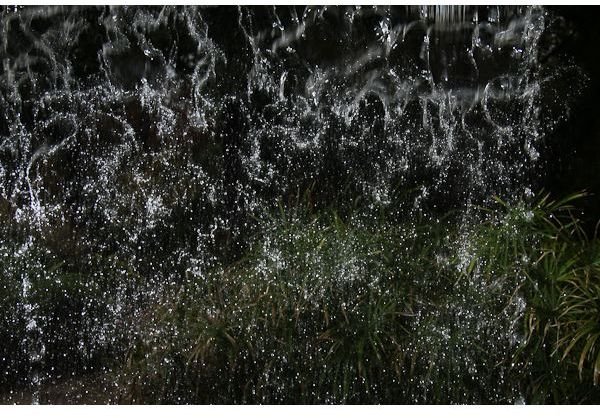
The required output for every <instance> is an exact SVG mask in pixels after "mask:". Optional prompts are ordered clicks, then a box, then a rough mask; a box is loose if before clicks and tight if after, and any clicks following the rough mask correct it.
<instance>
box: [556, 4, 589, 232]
mask: <svg viewBox="0 0 600 418" xmlns="http://www.w3.org/2000/svg"><path fill="white" fill-rule="evenodd" d="M548 9H549V10H550V11H551V12H553V13H554V14H556V15H558V16H562V17H563V18H564V31H563V36H562V37H561V39H560V42H559V43H558V44H557V45H556V50H555V51H554V52H553V54H555V55H557V56H560V55H562V56H565V57H570V59H572V60H573V61H574V63H575V64H576V65H578V66H580V67H581V68H582V69H583V71H584V73H585V74H586V75H587V76H588V77H589V79H588V81H587V84H586V88H585V89H584V90H583V93H582V94H581V96H580V97H579V98H578V99H577V100H576V103H575V104H574V105H573V106H572V108H571V112H570V117H569V120H568V121H567V122H566V123H563V124H561V125H560V126H559V127H558V129H557V130H556V132H555V133H554V135H553V137H551V138H550V139H549V140H550V141H551V144H550V145H551V149H552V151H551V152H552V154H553V158H552V159H553V160H554V161H553V164H549V166H548V168H547V170H548V172H547V173H546V176H545V181H544V183H545V184H544V187H545V189H547V190H549V191H551V192H553V193H554V194H556V195H564V194H566V193H571V192H575V191H579V190H584V189H585V190H587V191H588V192H589V193H591V194H592V196H590V197H589V198H588V199H586V200H585V201H584V202H582V205H583V206H584V209H585V213H586V215H587V216H588V218H589V221H590V222H591V223H594V224H595V222H596V221H598V219H600V109H599V102H598V98H599V97H600V49H599V46H598V45H599V42H600V25H599V24H598V22H597V18H596V16H597V13H598V12H599V11H600V7H598V6H556V7H549V8H548ZM567 87H568V86H567Z"/></svg>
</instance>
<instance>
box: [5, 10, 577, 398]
mask: <svg viewBox="0 0 600 418" xmlns="http://www.w3.org/2000/svg"><path fill="white" fill-rule="evenodd" d="M551 22H552V20H551V16H550V14H549V13H548V12H547V11H546V10H545V9H544V8H542V7H537V6H532V7H524V6H514V7H492V6H486V7H479V6H407V7H330V6H327V7H313V6H309V7H287V6H286V7H275V6H274V7H261V8H255V7H238V8H222V7H218V8H211V7H209V8H202V7H170V6H165V7H59V6H54V7H40V8H33V7H17V8H12V7H4V8H3V10H2V13H1V15H0V37H1V41H2V42H1V43H0V44H1V46H0V57H1V61H2V69H3V70H2V73H1V74H0V230H1V231H2V234H3V235H2V236H1V237H0V253H4V254H5V257H4V258H5V261H4V262H2V263H0V269H2V270H1V271H0V274H4V275H5V276H6V277H13V276H14V277H17V279H15V280H17V282H16V284H15V286H16V287H20V292H19V294H20V297H19V298H18V301H15V302H13V303H12V305H10V306H11V312H9V313H7V314H6V318H5V319H4V321H5V323H7V324H12V326H13V327H14V329H15V330H16V329H17V328H18V327H19V326H22V325H23V324H22V322H23V321H24V322H25V325H24V327H25V331H24V336H25V341H24V342H23V346H24V347H27V348H26V349H25V351H24V352H23V353H21V354H19V353H13V352H9V351H10V349H9V348H8V345H9V343H8V342H7V345H6V348H5V349H4V351H3V352H2V356H4V358H3V360H2V361H3V367H4V369H5V370H7V371H6V374H5V375H4V376H3V379H5V381H2V382H4V383H3V384H6V385H8V386H10V387H13V386H18V385H19V384H22V383H23V382H19V381H18V378H15V376H17V375H19V373H22V370H23V369H26V370H28V372H27V373H28V378H27V380H28V381H29V382H31V383H30V387H31V391H32V393H33V394H34V395H33V398H32V401H33V402H34V403H37V402H39V401H40V398H39V388H40V387H41V385H42V384H43V383H44V382H46V381H48V382H50V381H54V380H56V381H58V380H60V379H65V378H66V377H68V376H75V374H76V373H92V372H98V370H101V369H102V366H101V365H99V363H101V360H97V359H102V358H105V356H109V357H110V356H111V355H113V351H111V350H114V352H117V351H118V350H117V349H115V348H114V347H116V346H119V344H121V343H122V342H123V341H124V340H125V339H127V338H134V337H135V338H137V337H139V332H138V330H137V329H136V326H130V328H127V326H128V324H130V323H131V322H132V318H139V317H140V316H141V315H142V312H143V311H144V308H145V304H146V303H147V301H149V300H152V298H153V297H156V295H159V294H160V293H161V291H162V290H163V289H165V288H167V287H168V286H183V284H182V283H187V282H190V281H193V280H194V278H197V277H202V276H203V275H204V274H205V273H206V272H207V271H210V270H211V269H213V268H215V267H216V266H220V265H222V264H225V263H230V262H233V261H235V260H237V259H238V258H239V257H240V255H241V254H243V253H244V252H245V251H246V250H248V247H249V238H248V237H252V236H254V234H256V233H257V232H261V227H262V225H263V224H264V223H265V222H267V220H268V216H267V215H265V214H266V213H269V211H273V210H274V209H276V208H277V206H278V204H280V203H281V202H283V204H284V205H285V204H289V202H292V201H293V200H294V198H296V197H297V196H298V195H301V194H302V193H304V191H305V190H310V193H311V194H310V196H311V197H310V199H312V200H311V202H314V203H315V205H317V206H318V205H321V207H328V206H330V205H336V204H337V205H339V206H340V207H342V206H344V205H347V206H348V207H350V206H352V202H353V201H355V200H359V199H360V200H361V201H362V202H365V208H366V209H364V213H363V215H364V216H367V217H368V216H371V215H372V214H375V213H378V211H380V210H384V209H385V210H389V211H391V212H392V213H393V214H394V216H395V217H396V218H397V219H402V220H417V219H423V218H424V219H428V220H431V221H435V220H439V219H440V218H442V217H443V214H444V213H446V212H450V211H458V212H459V213H460V214H461V215H460V216H459V219H460V221H459V222H460V228H461V230H462V231H463V236H464V239H462V240H459V241H460V242H458V243H457V245H458V246H459V247H460V248H459V249H458V250H457V252H458V254H459V256H460V257H461V260H463V261H461V263H460V267H461V268H466V266H468V264H469V259H470V251H471V250H470V245H471V244H470V243H469V242H468V240H467V236H468V232H469V230H470V227H471V225H472V223H473V222H474V221H475V220H477V219H478V218H477V217H478V216H480V214H479V212H478V211H477V210H475V209H474V208H475V207H476V206H477V205H482V204H485V203H489V202H490V199H491V197H492V196H493V195H499V196H509V197H511V198H515V199H517V198H520V197H523V198H525V199H527V198H530V197H531V190H532V189H534V188H536V187H537V183H538V181H539V175H538V174H536V173H538V172H539V170H540V169H541V168H542V167H543V164H544V161H543V158H542V156H543V153H544V147H545V142H544V141H545V138H546V136H547V135H548V134H549V133H551V131H552V129H553V127H554V126H555V125H556V124H557V123H559V122H560V121H561V120H562V119H564V117H565V116H564V115H563V112H562V110H557V109H558V108H559V105H557V103H556V101H557V99H556V98H555V97H553V91H554V90H553V89H554V88H555V86H556V85H557V84H558V83H559V82H562V80H564V79H565V78H567V77H570V79H574V80H578V81H577V82H574V83H571V89H570V92H569V94H570V96H563V97H562V99H561V100H562V102H563V103H564V104H566V105H568V103H569V101H570V100H571V99H572V98H573V97H575V96H576V95H577V94H578V92H579V91H580V90H581V89H582V88H583V81H582V80H581V77H579V76H580V72H579V70H578V69H577V68H575V67H573V66H572V67H569V66H558V65H545V64H544V63H542V62H540V59H539V54H540V48H541V40H542V39H543V37H544V34H545V33H546V31H547V30H548V27H549V26H550V25H551ZM578 77H579V78H578ZM399 190H400V191H402V192H399ZM24 245H26V246H28V247H27V248H28V249H27V250H26V251H25V250H23V251H21V250H18V249H19V248H25V247H23V246H24ZM440 257H441V256H440ZM442 258H443V257H441V259H442ZM441 262H442V261H440V263H441ZM28 266H35V269H33V268H31V269H30V270H29V271H27V268H28ZM34 270H35V271H36V272H37V273H35V274H33V273H32V272H33V271H34ZM63 271H67V273H68V274H67V273H65V274H64V275H63V276H61V274H63V273H61V272H63ZM350 276H351V274H350V273H348V277H350ZM119 277H129V278H131V283H129V284H124V283H120V282H119ZM82 278H85V279H82ZM115 283H119V284H118V285H115ZM68 286H71V287H68ZM5 288H6V289H7V290H6V292H9V291H10V290H9V286H8V285H7V286H6V287H5ZM11 289H12V288H11ZM51 292H56V295H57V296H56V297H60V298H63V299H60V300H61V302H57V303H61V304H64V306H59V307H58V308H56V309H64V310H65V312H67V313H66V314H65V315H66V316H67V317H68V320H69V321H70V323H72V324H73V330H75V329H76V330H77V331H76V332H75V331H73V332H72V335H71V334H69V333H68V332H67V329H68V328H69V327H70V325H65V324H61V323H58V322H57V320H56V318H55V317H53V315H54V314H44V313H43V312H44V311H43V310H44V309H46V308H44V306H41V305H39V303H40V302H39V300H38V299H37V298H39V297H42V296H41V295H44V294H50V293H51ZM72 294H78V295H84V294H85V295H89V296H85V297H83V298H82V299H81V300H77V299H76V298H74V297H72ZM7 300H8V299H7ZM11 300H12V299H11ZM521 302H522V301H517V302H515V304H516V305H519V306H516V305H515V307H514V309H515V311H516V312H517V311H518V312H522V310H523V307H522V306H521V304H522V303H521ZM48 309H50V308H48ZM53 309H54V308H53ZM465 309H466V308H465ZM38 311H39V312H41V313H38ZM467 311H468V310H466V311H465V312H467ZM61 312H62V311H61ZM63 313H64V312H63ZM467 313H468V312H467ZM94 315H96V317H94ZM465 315H466V314H465ZM44 329H48V331H44ZM440 332H442V331H440ZM444 332H445V331H444ZM13 334H14V335H13ZM16 335H18V332H16V331H15V332H14V333H12V334H11V336H12V337H14V336H16ZM132 336H134V337H132ZM513 337H514V336H513ZM7 338H8V337H7ZM15 338H16V337H15ZM507 338H508V337H507ZM514 338H516V337H514ZM514 344H517V342H515V343H514ZM65 347H67V348H65ZM53 350H54V351H53ZM60 350H66V351H65V353H60ZM10 356H12V357H11V358H13V359H14V361H12V360H11V361H12V362H11V361H9V360H7V359H8V358H9V357H10ZM19 356H21V357H19ZM61 356H62V357H61ZM61 358H62V359H61ZM65 358H67V359H68V358H73V362H72V363H73V364H71V365H67V364H63V363H65V362H66V361H67V360H65ZM61 362H62V363H61ZM50 364H54V366H48V367H46V365H50ZM102 370H103V369H102ZM8 386H7V387H8ZM41 401H42V402H43V401H44V400H43V399H41Z"/></svg>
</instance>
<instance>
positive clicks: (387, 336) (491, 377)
mask: <svg viewBox="0 0 600 418" xmlns="http://www.w3.org/2000/svg"><path fill="white" fill-rule="evenodd" d="M579 197H581V196H571V197H569V198H568V199H566V200H564V201H560V202H552V201H550V200H549V198H548V196H544V197H542V198H540V199H538V200H537V201H535V202H534V203H529V204H525V203H523V202H517V203H514V204H507V203H504V202H502V201H500V200H498V201H497V203H498V204H497V207H495V208H491V209H488V210H487V212H488V214H487V217H486V220H485V221H482V222H480V223H478V224H475V225H467V226H466V227H463V228H460V229H459V228H457V227H456V225H457V223H455V222H453V221H451V220H441V221H431V222H427V223H422V224H418V225H415V224H414V223H410V222H407V223H406V224H404V225H403V224H397V223H391V222H387V221H386V219H385V216H379V217H378V218H377V219H375V220H371V221H369V222H365V221H364V219H366V218H365V217H362V216H359V215H358V214H357V215H356V216H349V217H348V218H347V219H341V218H340V216H338V215H337V214H336V213H335V212H321V213H319V214H314V213H312V214H311V213H309V212H306V211H302V210H300V211H298V210H288V211H285V210H282V211H280V212H279V213H278V214H277V215H275V216H273V217H271V218H270V221H269V222H268V223H267V225H266V226H265V228H264V230H263V233H262V234H261V235H260V236H259V237H256V240H255V242H256V243H255V245H254V246H253V247H252V248H251V249H250V250H249V251H248V252H247V254H246V255H245V256H244V257H243V258H242V259H241V260H240V261H238V262H237V263H235V264H234V265H230V266H227V267H226V268H222V269H216V270H213V271H210V272H208V273H207V274H204V275H199V276H192V275H190V276H188V280H187V281H186V284H185V285H183V286H181V287H178V288H177V289H172V290H171V292H168V293H167V294H166V295H165V296H164V300H163V301H162V302H159V303H157V304H156V305H153V306H151V307H149V308H148V313H149V315H150V316H151V318H148V319H147V321H145V324H146V328H144V327H142V332H141V338H140V339H139V341H138V342H137V343H136V344H135V346H134V348H132V351H131V352H130V355H129V357H128V363H127V364H128V366H127V368H126V369H127V372H128V374H127V376H128V377H127V378H126V379H125V380H126V381H127V383H128V384H129V391H128V393H129V395H128V396H129V397H128V398H127V399H128V401H132V402H148V401H149V400H154V401H158V402H200V403H283V402H285V403H377V402H382V403H512V402H517V401H521V400H525V401H527V402H542V403H544V402H594V401H596V402H597V401H598V400H599V399H600V398H599V392H598V389H597V387H596V386H594V383H597V380H598V373H597V367H598V344H599V343H600V341H599V339H598V326H599V324H598V316H597V315H598V289H599V287H598V278H599V276H598V266H599V264H598V260H599V259H598V257H597V255H598V251H597V248H598V244H597V241H596V240H595V239H587V238H586V237H585V236H584V234H583V232H582V229H581V228H580V227H579V223H578V221H577V219H576V218H575V217H574V215H573V213H572V212H573V208H572V207H571V206H570V203H571V201H573V200H576V199H577V198H579ZM594 367H595V368H596V371H593V369H594Z"/></svg>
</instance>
